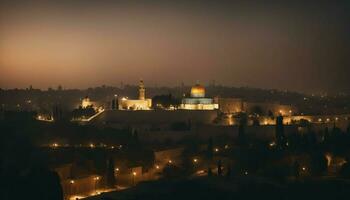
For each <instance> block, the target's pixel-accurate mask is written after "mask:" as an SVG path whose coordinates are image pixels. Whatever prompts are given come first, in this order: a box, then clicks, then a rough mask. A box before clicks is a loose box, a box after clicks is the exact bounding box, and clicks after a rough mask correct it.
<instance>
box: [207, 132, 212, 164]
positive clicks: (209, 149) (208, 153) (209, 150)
mask: <svg viewBox="0 0 350 200" xmlns="http://www.w3.org/2000/svg"><path fill="white" fill-rule="evenodd" d="M207 157H208V159H209V160H211V159H212V158H213V138H212V137H210V138H209V140H208V146H207Z"/></svg>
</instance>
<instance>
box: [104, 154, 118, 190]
mask: <svg viewBox="0 0 350 200" xmlns="http://www.w3.org/2000/svg"><path fill="white" fill-rule="evenodd" d="M107 162H108V163H107V177H106V178H107V186H108V187H114V186H115V184H116V180H115V176H114V170H115V169H114V159H113V158H112V157H110V158H109V159H108V161H107Z"/></svg>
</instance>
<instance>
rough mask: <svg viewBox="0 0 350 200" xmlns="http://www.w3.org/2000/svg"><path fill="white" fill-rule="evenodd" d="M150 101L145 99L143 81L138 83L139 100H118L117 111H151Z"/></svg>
mask: <svg viewBox="0 0 350 200" xmlns="http://www.w3.org/2000/svg"><path fill="white" fill-rule="evenodd" d="M151 107H152V99H146V89H145V85H144V83H143V80H140V83H139V98H138V99H128V98H127V97H123V98H121V99H118V109H119V110H151Z"/></svg>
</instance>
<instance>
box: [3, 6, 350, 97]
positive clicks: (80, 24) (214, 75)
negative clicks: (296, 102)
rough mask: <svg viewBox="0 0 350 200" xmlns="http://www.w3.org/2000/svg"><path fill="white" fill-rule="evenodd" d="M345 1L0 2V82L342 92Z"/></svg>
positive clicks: (346, 44) (22, 85)
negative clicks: (141, 81) (142, 82)
mask: <svg viewBox="0 0 350 200" xmlns="http://www.w3.org/2000/svg"><path fill="white" fill-rule="evenodd" d="M349 13H350V12H349V2H347V1H337V2H318V1H317V3H315V1H314V2H302V1H300V2H295V1H291V2H289V3H282V2H274V1H268V2H265V1H264V3H262V2H260V1H250V2H245V1H220V2H215V1H191V2H189V1H152V2H149V1H134V2H130V1H103V2H101V1H80V0H78V1H66V0H65V1H57V2H54V1H2V2H1V3H0V30H1V32H0V41H1V43H0V73H1V79H0V87H1V88H17V87H18V88H26V87H29V85H33V87H35V88H41V89H47V88H48V87H57V85H63V86H64V87H65V88H87V87H94V86H100V85H112V86H119V84H120V82H124V83H125V84H133V83H135V82H138V80H139V79H140V78H142V79H144V80H146V81H147V83H148V85H150V86H155V85H157V86H178V85H180V84H181V83H182V82H184V83H185V84H187V85H192V84H194V83H195V82H197V81H198V82H201V83H203V84H208V83H209V82H211V81H212V80H215V81H216V83H218V84H223V85H227V86H235V87H241V86H249V87H256V88H276V89H281V90H285V89H288V90H294V91H301V92H308V93H313V92H344V91H345V92H348V91H349V90H350V88H349V87H350V84H349V79H348V74H349V73H350V71H349V63H350V62H349V57H348V53H349V35H350V31H349Z"/></svg>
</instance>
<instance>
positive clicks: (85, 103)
mask: <svg viewBox="0 0 350 200" xmlns="http://www.w3.org/2000/svg"><path fill="white" fill-rule="evenodd" d="M90 106H93V103H92V102H91V101H90V98H89V97H88V96H86V97H85V98H84V99H83V100H82V101H81V107H82V108H87V107H90Z"/></svg>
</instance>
